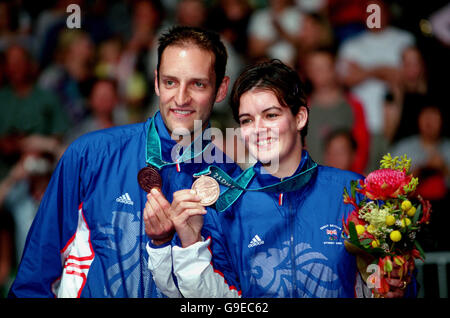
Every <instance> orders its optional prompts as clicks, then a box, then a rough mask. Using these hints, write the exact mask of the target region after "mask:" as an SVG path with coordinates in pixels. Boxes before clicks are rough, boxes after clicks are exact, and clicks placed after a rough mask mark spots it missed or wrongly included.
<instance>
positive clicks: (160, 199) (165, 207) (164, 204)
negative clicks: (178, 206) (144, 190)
mask: <svg viewBox="0 0 450 318" xmlns="http://www.w3.org/2000/svg"><path fill="white" fill-rule="evenodd" d="M150 193H151V195H152V197H153V198H154V199H155V200H156V202H157V203H158V204H159V206H160V207H161V209H162V211H163V212H164V214H166V215H167V216H168V215H169V209H170V203H169V201H167V199H166V197H165V196H164V194H162V192H161V191H159V190H158V189H156V188H155V189H152V190H151V192H150Z"/></svg>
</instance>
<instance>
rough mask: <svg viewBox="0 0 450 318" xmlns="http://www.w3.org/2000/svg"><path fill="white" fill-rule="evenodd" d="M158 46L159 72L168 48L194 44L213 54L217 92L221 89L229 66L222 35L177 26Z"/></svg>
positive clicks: (169, 31) (162, 38) (170, 30)
mask: <svg viewBox="0 0 450 318" xmlns="http://www.w3.org/2000/svg"><path fill="white" fill-rule="evenodd" d="M158 42H159V46H158V64H157V67H156V69H157V70H158V80H159V67H160V65H161V57H162V54H163V52H164V50H165V49H166V47H168V46H171V45H173V46H177V45H178V46H184V45H188V44H191V45H192V44H193V45H195V46H197V47H199V48H201V49H203V50H206V51H209V52H211V53H212V54H213V55H214V57H215V60H214V71H215V73H216V91H217V90H218V89H219V86H220V84H221V83H222V80H223V78H224V77H225V70H226V66H227V59H228V54H227V50H226V48H225V45H224V44H223V43H222V41H221V40H220V35H219V34H218V33H216V32H214V31H208V30H204V29H201V28H196V27H187V26H175V27H172V28H171V29H169V30H168V31H167V32H166V33H164V34H163V35H161V37H160V38H159V41H158Z"/></svg>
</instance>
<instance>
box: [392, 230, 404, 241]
mask: <svg viewBox="0 0 450 318" xmlns="http://www.w3.org/2000/svg"><path fill="white" fill-rule="evenodd" d="M389 237H390V238H391V240H392V242H398V241H400V240H401V239H402V234H401V233H400V231H397V230H395V231H392V232H391V234H389Z"/></svg>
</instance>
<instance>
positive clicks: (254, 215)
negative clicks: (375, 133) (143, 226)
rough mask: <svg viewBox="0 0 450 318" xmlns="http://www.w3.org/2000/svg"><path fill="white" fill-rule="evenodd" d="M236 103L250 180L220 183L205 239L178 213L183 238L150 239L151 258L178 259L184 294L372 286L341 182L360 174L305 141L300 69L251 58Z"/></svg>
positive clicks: (289, 293)
mask: <svg viewBox="0 0 450 318" xmlns="http://www.w3.org/2000/svg"><path fill="white" fill-rule="evenodd" d="M231 105H232V109H233V112H234V116H235V118H236V119H237V120H238V122H239V124H240V128H241V133H242V137H243V139H244V141H245V144H246V147H247V148H248V150H249V152H250V153H251V154H252V155H254V156H255V157H256V158H257V159H258V162H257V163H256V164H255V165H254V166H253V167H251V168H249V170H247V171H246V172H244V173H243V174H242V175H241V177H242V178H238V180H237V183H238V184H239V185H240V186H241V187H242V188H245V190H244V191H235V190H236V188H234V190H233V191H231V190H230V191H229V192H228V194H227V193H226V192H225V193H224V192H222V194H221V197H220V199H219V202H218V203H216V207H217V206H221V207H223V206H224V202H225V208H224V211H217V209H212V208H208V211H207V214H206V215H205V217H204V224H203V230H202V236H203V241H201V242H197V243H194V244H192V245H189V246H186V245H185V244H183V241H189V240H190V238H192V237H196V236H197V235H198V233H196V232H195V231H193V230H192V228H195V227H189V226H186V222H178V219H183V218H182V214H183V213H184V212H180V213H179V214H178V215H175V216H173V217H172V220H173V222H174V226H175V228H176V230H177V233H178V236H179V238H180V240H181V243H182V246H183V247H179V246H174V247H172V248H171V247H165V248H164V249H166V251H165V252H164V251H163V249H156V248H155V249H153V251H152V249H151V248H150V249H149V255H150V260H149V264H150V268H151V269H153V270H154V269H155V268H156V267H158V266H167V267H170V266H172V264H173V272H174V274H175V276H176V278H177V286H178V290H179V293H181V294H180V295H183V296H185V297H239V296H242V297H355V296H357V297H363V296H364V294H365V295H366V296H368V295H369V296H370V293H367V291H368V290H367V288H366V287H365V284H364V283H363V282H362V280H361V278H360V275H359V274H358V271H357V267H356V261H355V257H354V255H351V254H349V253H348V252H347V251H346V249H345V247H344V238H343V237H342V221H343V220H344V219H346V218H347V216H348V214H349V213H350V212H351V210H352V208H351V206H350V205H346V204H344V203H343V196H342V195H343V190H344V188H345V187H347V188H349V187H350V182H351V181H352V180H357V179H360V178H361V176H360V175H358V174H355V173H353V172H349V171H343V170H339V169H335V168H331V167H325V166H320V165H317V164H315V163H314V161H313V160H312V159H311V158H310V156H309V154H308V152H307V151H306V150H304V149H303V140H304V137H305V134H306V128H305V127H306V126H307V120H308V109H307V107H306V106H305V105H306V103H305V98H304V95H303V93H302V88H301V82H300V79H299V77H298V75H297V74H296V72H295V71H293V70H291V69H289V68H288V67H287V66H285V65H284V64H282V63H281V62H279V61H271V62H265V63H261V64H257V65H255V66H251V67H248V68H247V69H246V70H245V71H244V72H243V73H242V74H241V76H240V77H239V78H238V79H237V81H236V83H235V84H234V87H233V90H232V94H231ZM210 176H212V177H214V178H216V179H217V180H218V181H219V182H221V183H224V182H223V180H225V179H226V175H224V174H222V175H220V173H219V174H216V173H214V172H213V173H211V174H210ZM247 176H250V177H248V178H247ZM245 178H247V179H246V181H245V184H244V183H242V182H241V183H239V182H240V180H244V179H245ZM238 181H239V182H238ZM230 189H231V188H230ZM222 190H223V189H222ZM221 200H222V201H221ZM219 203H220V204H219ZM227 204H228V205H227ZM164 253H166V254H164ZM164 255H166V256H164ZM167 255H171V258H170V257H168V256H167ZM164 259H165V260H166V261H165V262H164V261H162V260H164ZM170 261H172V264H167V263H168V262H170ZM162 264H165V265H162ZM168 269H169V268H168ZM165 283H166V286H168V285H170V284H174V283H173V282H172V281H170V278H169V279H168V280H166V281H165ZM157 284H158V282H157ZM160 285H161V284H158V286H160ZM162 289H163V292H165V291H166V290H165V289H164V286H163V287H162ZM402 292H403V291H402ZM169 296H177V294H176V291H174V288H172V289H170V295H169Z"/></svg>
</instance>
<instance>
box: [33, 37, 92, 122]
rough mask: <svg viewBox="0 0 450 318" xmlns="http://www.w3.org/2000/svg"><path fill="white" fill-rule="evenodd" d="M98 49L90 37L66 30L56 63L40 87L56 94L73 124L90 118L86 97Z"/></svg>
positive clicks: (42, 78)
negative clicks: (86, 117)
mask: <svg viewBox="0 0 450 318" xmlns="http://www.w3.org/2000/svg"><path fill="white" fill-rule="evenodd" d="M93 58H94V46H93V43H92V41H91V39H90V37H89V34H87V33H85V32H84V31H81V30H76V29H74V30H69V29H66V30H64V31H62V32H61V33H60V36H59V42H58V49H57V52H56V57H55V60H54V62H53V63H51V64H50V65H49V66H48V67H47V68H45V69H44V70H43V71H42V73H41V75H40V77H39V80H38V81H39V85H40V86H41V87H43V88H44V89H48V90H51V91H52V92H53V93H54V94H56V95H57V96H58V97H59V99H60V101H61V103H62V106H63V108H64V110H65V112H66V113H67V114H68V117H69V120H70V123H71V125H76V124H77V123H79V122H80V121H81V120H82V119H83V118H84V117H85V116H86V115H87V109H86V98H87V96H88V92H89V87H90V85H92V79H93V74H92V70H93V65H92V64H93V61H94V60H93Z"/></svg>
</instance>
